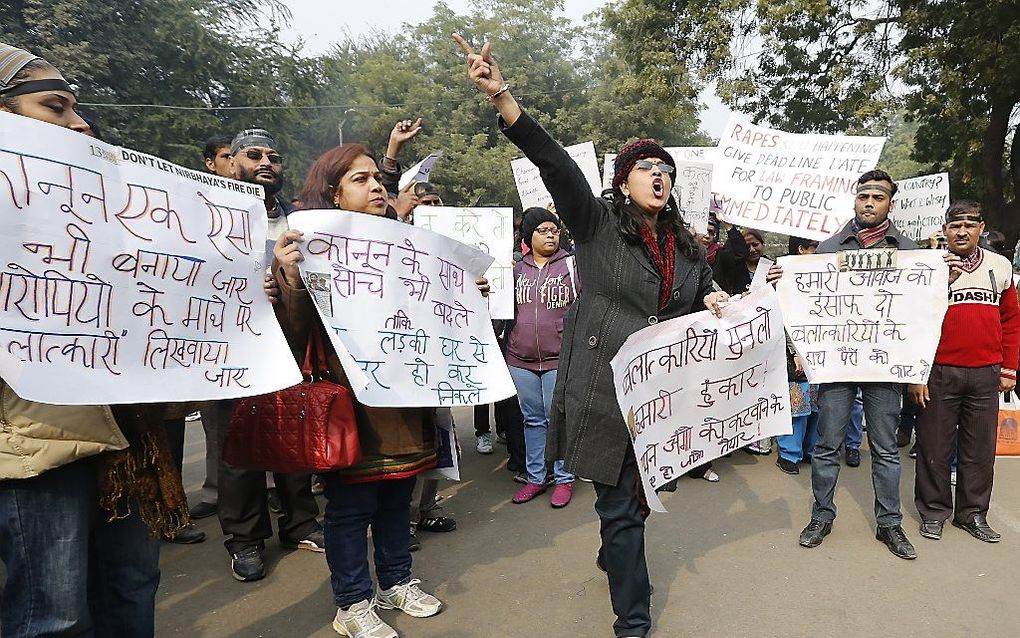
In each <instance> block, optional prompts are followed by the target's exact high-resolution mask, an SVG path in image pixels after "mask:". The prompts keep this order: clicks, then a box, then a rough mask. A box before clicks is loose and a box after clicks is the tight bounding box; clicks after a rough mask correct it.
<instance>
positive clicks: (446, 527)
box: [418, 516, 457, 532]
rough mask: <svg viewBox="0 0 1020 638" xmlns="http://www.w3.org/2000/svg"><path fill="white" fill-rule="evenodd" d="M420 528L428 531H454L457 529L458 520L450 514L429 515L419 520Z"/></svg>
mask: <svg viewBox="0 0 1020 638" xmlns="http://www.w3.org/2000/svg"><path fill="white" fill-rule="evenodd" d="M418 529H420V530H424V531H426V532H452V531H453V530H455V529H457V521H455V520H453V519H452V518H450V517H449V516H429V517H427V518H423V519H421V520H420V521H418Z"/></svg>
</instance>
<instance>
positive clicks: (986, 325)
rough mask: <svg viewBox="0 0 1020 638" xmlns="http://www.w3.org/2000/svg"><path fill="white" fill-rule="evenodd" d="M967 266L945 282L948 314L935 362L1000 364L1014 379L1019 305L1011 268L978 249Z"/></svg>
mask: <svg viewBox="0 0 1020 638" xmlns="http://www.w3.org/2000/svg"><path fill="white" fill-rule="evenodd" d="M978 251H979V253H978V255H977V256H976V258H975V259H974V260H973V261H972V263H970V264H967V265H965V267H964V272H963V273H962V274H961V275H960V277H959V278H958V279H957V280H956V281H954V282H953V283H951V284H949V310H948V311H947V312H946V318H945V319H944V320H943V321H942V339H941V340H940V341H939V347H938V350H936V352H935V363H937V364H939V365H947V366H958V367H961V368H980V367H983V366H990V365H996V364H1001V365H1002V373H1003V374H1004V375H1006V376H1010V377H1016V368H1017V359H1018V358H1020V304H1018V303H1017V292H1016V287H1015V286H1014V285H1013V268H1012V266H1011V264H1010V263H1009V261H1008V260H1007V259H1006V258H1005V257H1003V256H1001V255H997V254H995V253H990V252H988V251H986V250H982V249H980V248H978Z"/></svg>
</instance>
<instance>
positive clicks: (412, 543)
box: [407, 532, 421, 552]
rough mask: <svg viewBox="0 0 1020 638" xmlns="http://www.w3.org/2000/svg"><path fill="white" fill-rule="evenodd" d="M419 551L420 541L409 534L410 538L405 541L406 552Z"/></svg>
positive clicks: (412, 534) (412, 533)
mask: <svg viewBox="0 0 1020 638" xmlns="http://www.w3.org/2000/svg"><path fill="white" fill-rule="evenodd" d="M419 549H421V541H420V540H418V535H417V534H415V533H414V532H411V538H410V539H409V540H408V541H407V551H409V552H416V551H418V550H419Z"/></svg>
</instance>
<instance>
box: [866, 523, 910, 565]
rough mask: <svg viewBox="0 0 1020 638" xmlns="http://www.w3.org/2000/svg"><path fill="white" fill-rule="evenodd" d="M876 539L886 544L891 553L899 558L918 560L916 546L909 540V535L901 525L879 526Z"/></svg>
mask: <svg viewBox="0 0 1020 638" xmlns="http://www.w3.org/2000/svg"><path fill="white" fill-rule="evenodd" d="M875 538H876V539H878V540H880V541H882V542H883V543H885V546H886V547H888V548H889V551H890V552H892V553H893V554H894V555H896V556H898V557H899V558H904V559H906V560H913V559H915V558H917V552H916V551H915V550H914V546H913V545H911V544H910V541H909V540H907V534H906V532H904V531H903V527H901V526H900V525H879V526H878V529H876V530H875Z"/></svg>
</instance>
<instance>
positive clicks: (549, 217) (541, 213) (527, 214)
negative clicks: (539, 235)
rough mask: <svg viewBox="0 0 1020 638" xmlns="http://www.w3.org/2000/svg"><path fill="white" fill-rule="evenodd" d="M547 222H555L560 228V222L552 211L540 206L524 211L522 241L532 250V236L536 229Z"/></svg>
mask: <svg viewBox="0 0 1020 638" xmlns="http://www.w3.org/2000/svg"><path fill="white" fill-rule="evenodd" d="M546 222H553V223H554V224H556V227H557V228H559V226H560V220H559V218H558V217H556V215H554V214H553V213H552V212H551V211H549V210H546V209H545V208H542V207H540V206H534V207H532V208H529V209H528V210H526V211H524V221H522V222H521V241H523V242H524V244H525V245H526V246H527V247H528V248H531V236H532V235H534V234H535V229H536V228H538V227H539V226H540V225H542V224H544V223H546Z"/></svg>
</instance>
